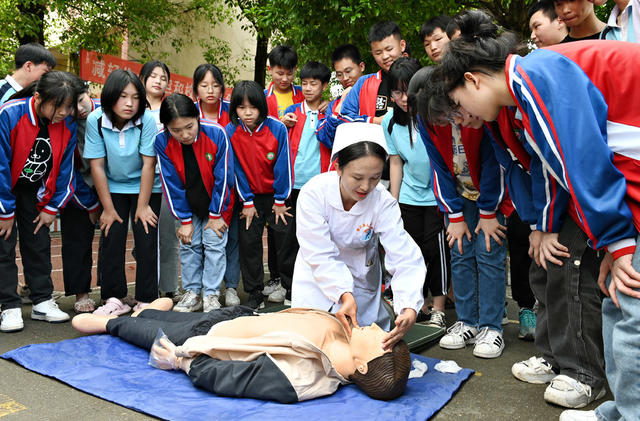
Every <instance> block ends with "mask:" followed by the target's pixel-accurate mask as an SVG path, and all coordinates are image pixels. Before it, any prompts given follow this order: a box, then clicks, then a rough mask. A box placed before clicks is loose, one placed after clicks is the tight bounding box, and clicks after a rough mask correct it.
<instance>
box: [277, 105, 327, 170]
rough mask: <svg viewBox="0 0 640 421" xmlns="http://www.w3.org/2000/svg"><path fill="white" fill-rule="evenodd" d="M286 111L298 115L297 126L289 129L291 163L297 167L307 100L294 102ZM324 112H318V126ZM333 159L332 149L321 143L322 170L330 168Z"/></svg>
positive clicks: (305, 118) (305, 119)
mask: <svg viewBox="0 0 640 421" xmlns="http://www.w3.org/2000/svg"><path fill="white" fill-rule="evenodd" d="M285 113H294V114H295V115H296V118H297V120H296V124H295V126H293V127H291V128H290V129H289V146H290V147H291V165H292V166H293V167H294V168H295V162H296V156H297V155H298V149H299V147H300V138H301V137H302V131H303V130H304V125H305V123H306V121H307V102H306V101H302V102H300V103H298V104H293V105H292V106H290V107H289V108H287V111H286V112H285ZM324 118H325V117H324V113H321V112H318V120H317V123H316V128H317V126H318V125H319V124H320V121H321V120H323V119H324ZM316 133H317V129H316ZM330 161H331V149H330V148H328V147H327V146H326V145H325V144H323V143H320V172H325V171H328V170H329V164H330ZM294 180H295V174H294Z"/></svg>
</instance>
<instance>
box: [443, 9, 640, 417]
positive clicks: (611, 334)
mask: <svg viewBox="0 0 640 421" xmlns="http://www.w3.org/2000/svg"><path fill="white" fill-rule="evenodd" d="M478 13H480V12H475V13H474V14H472V13H467V14H466V16H464V19H463V20H462V21H461V23H462V24H463V25H462V26H461V29H463V31H462V32H463V33H464V32H465V30H467V31H468V34H467V35H466V36H463V38H461V39H460V40H455V41H452V42H451V43H450V46H449V52H448V53H447V54H446V55H445V57H444V59H443V63H442V66H443V67H442V69H441V71H442V75H443V77H442V80H443V85H444V89H443V93H445V94H448V95H449V96H450V98H451V99H452V100H453V101H454V102H455V103H457V104H460V105H462V106H464V107H465V108H466V109H468V110H469V111H470V112H471V113H474V114H475V115H478V116H479V117H481V118H483V119H485V120H487V121H492V120H495V119H496V118H497V116H498V115H499V112H500V110H501V109H502V107H505V106H516V107H517V108H518V110H519V111H520V113H521V114H522V122H523V125H524V128H525V133H526V144H527V145H528V146H529V147H530V148H531V150H532V151H533V153H535V155H536V156H537V157H538V158H539V159H540V161H541V162H543V165H544V169H545V172H544V173H543V174H547V175H548V176H549V177H552V178H553V179H554V180H555V181H556V182H557V183H558V186H559V187H560V188H561V189H562V190H564V191H565V193H567V194H569V195H570V196H571V199H572V200H571V206H572V207H573V208H574V210H575V212H576V213H577V215H578V217H579V220H580V221H581V222H582V228H583V229H584V234H585V236H584V237H583V238H585V239H586V238H588V239H589V245H590V246H591V247H593V248H595V249H598V248H606V249H607V250H608V252H609V254H607V255H606V257H605V258H604V262H603V264H602V265H601V266H600V271H599V272H600V276H599V278H600V281H599V283H600V286H601V288H602V289H603V291H605V292H606V293H607V294H609V295H610V298H606V299H605V300H604V301H603V304H602V320H603V322H602V323H603V338H604V356H605V362H606V367H607V377H608V380H609V385H612V386H611V387H612V391H613V394H614V397H615V398H616V401H615V402H605V403H604V404H602V405H600V407H598V409H597V410H596V413H595V414H593V413H592V414H591V417H592V418H593V417H597V418H602V419H617V418H633V417H634V416H635V415H636V414H638V411H640V407H639V406H638V401H637V396H636V391H637V379H638V376H640V371H639V370H638V369H637V368H636V366H637V364H636V363H635V362H636V361H637V360H638V358H640V351H639V350H640V347H639V346H638V344H640V328H639V327H638V326H640V304H639V301H638V298H640V292H638V290H637V288H638V287H640V273H638V269H640V254H639V253H638V251H637V249H636V242H637V240H638V231H637V230H638V228H639V227H640V223H639V221H640V175H639V174H640V171H638V166H639V165H640V164H639V162H640V159H639V156H638V153H637V149H638V141H637V139H638V137H637V134H638V130H639V129H638V128H639V127H640V120H639V119H638V113H637V109H638V107H639V106H640V104H639V103H638V101H639V100H640V91H639V88H638V84H637V83H636V79H635V78H634V74H633V71H632V70H630V69H635V68H637V67H638V65H640V46H638V45H637V44H632V43H622V42H615V41H584V42H576V43H568V44H561V45H558V46H553V47H548V48H543V49H539V50H536V51H534V52H533V53H531V54H529V55H527V56H526V57H520V56H517V55H512V54H511V52H512V51H514V48H513V47H514V41H513V37H511V36H510V35H508V34H504V35H497V29H496V30H494V31H485V32H484V33H483V34H478V33H477V32H476V31H475V30H474V29H473V28H477V27H478V20H479V19H480V18H482V17H477V16H475V15H476V14H478ZM485 29H486V27H485ZM462 63H464V65H461V64H462ZM612 75H615V76H616V77H615V81H614V80H613V76H612ZM532 175H533V174H532ZM566 223H567V220H565V224H566ZM575 262H580V265H579V266H580V267H581V270H584V271H595V272H596V273H598V267H597V266H596V267H595V268H594V267H584V263H583V262H582V261H580V260H577V259H576V260H574V258H573V256H571V257H570V258H563V259H562V263H563V266H565V265H569V264H574V265H577V264H576V263H575ZM609 269H610V272H611V277H610V278H609V279H608V280H607V281H605V276H604V275H605V274H606V273H607V272H609ZM605 284H606V287H605ZM591 287H592V285H591V286H587V285H585V288H591ZM578 304H579V303H577V304H576V305H574V308H575V311H576V312H578V313H576V314H574V317H575V318H576V319H580V318H581V317H584V315H585V314H586V313H588V312H589V309H585V308H583V307H581V306H579V305H578ZM554 322H555V323H557V321H554ZM579 326H580V329H579V330H578V331H577V332H576V331H575V330H571V331H570V334H574V335H575V334H576V333H579V334H580V335H578V336H580V337H582V336H583V335H584V333H583V332H582V328H583V327H587V326H588V324H585V322H584V321H582V320H581V321H580V324H579ZM588 362H589V361H588ZM595 363H596V361H594V362H593V363H591V364H592V365H593V364H595ZM583 366H584V363H583V364H582V366H581V367H579V368H577V369H576V370H575V371H576V373H577V375H578V376H579V378H578V379H577V381H575V379H574V381H573V382H571V381H570V379H569V380H566V377H567V376H564V375H563V373H561V375H560V376H558V377H556V378H554V379H553V382H552V384H551V385H550V386H549V387H550V388H552V390H549V388H548V392H549V394H551V393H553V394H555V395H560V394H562V393H561V391H562V390H569V391H571V393H572V395H573V398H572V400H571V402H570V403H572V405H571V407H576V406H577V405H578V404H579V405H580V406H584V405H586V404H588V403H589V402H591V401H593V400H595V399H597V398H600V397H602V396H603V395H604V387H603V385H602V382H598V381H597V380H598V379H593V378H588V377H587V376H585V375H584V374H585V372H584V369H583ZM620 367H624V371H622V370H621V369H620ZM549 375H551V374H550V373H549ZM565 386H567V387H565ZM553 389H555V390H553ZM567 395H568V393H567ZM545 397H547V393H545ZM563 397H564V396H563Z"/></svg>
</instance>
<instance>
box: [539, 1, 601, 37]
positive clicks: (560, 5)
mask: <svg viewBox="0 0 640 421" xmlns="http://www.w3.org/2000/svg"><path fill="white" fill-rule="evenodd" d="M543 2H544V3H546V4H551V3H552V4H553V7H554V9H555V11H556V14H557V15H558V18H559V19H560V21H562V22H564V24H565V25H567V29H568V30H569V34H568V35H567V36H566V37H565V39H564V40H562V42H571V41H580V40H585V39H599V38H600V33H601V32H602V31H603V30H604V28H605V27H606V25H605V24H604V22H602V21H601V20H600V19H598V17H597V16H596V13H595V11H594V9H593V1H589V0H553V1H551V0H544V1H543Z"/></svg>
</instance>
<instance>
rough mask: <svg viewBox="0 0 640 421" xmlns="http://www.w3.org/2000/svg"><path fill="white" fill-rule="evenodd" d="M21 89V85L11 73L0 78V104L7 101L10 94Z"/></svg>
mask: <svg viewBox="0 0 640 421" xmlns="http://www.w3.org/2000/svg"><path fill="white" fill-rule="evenodd" d="M21 90H22V86H20V84H19V83H18V82H16V80H15V79H14V78H12V77H11V75H7V77H5V78H4V79H2V80H0V105H2V104H4V103H5V102H7V100H8V99H9V97H11V95H13V94H15V93H16V92H18V91H21Z"/></svg>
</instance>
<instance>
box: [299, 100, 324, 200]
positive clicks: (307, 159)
mask: <svg viewBox="0 0 640 421" xmlns="http://www.w3.org/2000/svg"><path fill="white" fill-rule="evenodd" d="M305 110H307V119H306V120H305V122H304V128H303V129H302V134H301V135H300V145H299V146H298V153H297V154H296V161H295V162H294V164H293V174H295V177H294V184H293V188H294V189H301V188H302V186H304V185H305V184H306V183H307V181H309V180H311V178H313V177H314V176H316V175H318V174H320V143H319V142H318V138H317V137H316V128H317V127H318V111H317V110H315V111H313V110H310V109H309V107H308V106H307V105H306V104H305Z"/></svg>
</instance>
